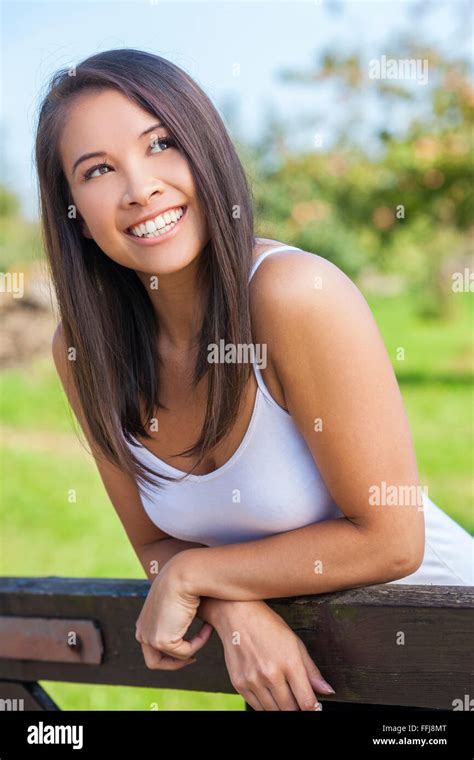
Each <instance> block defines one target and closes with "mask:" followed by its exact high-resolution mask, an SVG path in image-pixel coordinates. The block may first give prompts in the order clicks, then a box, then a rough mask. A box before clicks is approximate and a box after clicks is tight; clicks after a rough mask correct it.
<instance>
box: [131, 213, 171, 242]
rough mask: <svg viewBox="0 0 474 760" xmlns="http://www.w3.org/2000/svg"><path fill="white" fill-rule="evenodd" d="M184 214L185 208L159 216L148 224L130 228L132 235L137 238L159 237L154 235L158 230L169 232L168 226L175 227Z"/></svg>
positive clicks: (143, 223)
mask: <svg viewBox="0 0 474 760" xmlns="http://www.w3.org/2000/svg"><path fill="white" fill-rule="evenodd" d="M183 214H184V207H180V208H177V209H173V210H172V211H165V213H164V214H161V215H160V216H157V217H156V218H155V219H148V220H147V221H146V222H142V223H141V224H139V225H138V226H135V227H130V228H129V229H130V231H131V233H132V234H133V235H136V236H137V237H143V236H150V235H153V237H158V235H156V234H153V233H155V232H157V231H158V230H162V231H163V232H167V231H168V229H167V228H168V226H169V225H171V226H174V224H176V222H178V221H179V219H181V217H182V216H183Z"/></svg>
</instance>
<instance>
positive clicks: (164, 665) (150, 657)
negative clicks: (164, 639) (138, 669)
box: [141, 644, 196, 670]
mask: <svg viewBox="0 0 474 760" xmlns="http://www.w3.org/2000/svg"><path fill="white" fill-rule="evenodd" d="M141 646H142V651H143V657H144V660H145V664H146V666H147V668H150V669H157V670H179V668H184V667H186V665H191V664H192V663H193V662H196V660H177V659H175V658H174V657H170V656H169V655H167V654H163V653H162V652H160V651H159V650H158V649H155V648H154V647H152V646H150V645H149V644H142V645H141Z"/></svg>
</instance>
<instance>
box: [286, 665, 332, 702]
mask: <svg viewBox="0 0 474 760" xmlns="http://www.w3.org/2000/svg"><path fill="white" fill-rule="evenodd" d="M287 678H288V682H289V684H290V687H291V690H292V692H293V694H294V696H295V699H296V701H297V703H298V706H299V709H300V710H305V711H306V710H322V709H323V708H322V705H321V703H320V702H319V700H318V698H317V696H316V695H315V693H314V689H313V686H312V685H311V681H310V680H309V678H308V674H307V673H306V669H305V667H304V666H303V665H302V666H301V669H300V668H295V669H293V670H292V671H291V672H288V674H287Z"/></svg>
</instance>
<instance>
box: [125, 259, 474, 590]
mask: <svg viewBox="0 0 474 760" xmlns="http://www.w3.org/2000/svg"><path fill="white" fill-rule="evenodd" d="M283 250H295V251H300V250H301V249H300V248H295V247H294V246H287V245H282V246H278V247H277V248H273V249H271V250H269V251H266V252H265V253H263V254H262V255H261V256H260V258H259V259H257V261H256V262H255V263H254V265H253V267H252V270H251V272H250V276H249V282H250V279H251V278H252V276H253V274H254V272H255V271H256V269H257V268H258V266H260V264H261V263H262V261H263V260H264V259H265V258H266V257H267V256H269V255H271V254H274V253H277V252H279V251H283ZM252 366H253V371H254V373H255V377H256V380H257V393H256V397H255V404H254V408H253V413H252V416H251V419H250V423H249V426H248V428H247V431H246V433H245V435H244V437H243V439H242V441H241V443H240V445H239V447H238V449H237V450H236V451H235V453H234V454H233V455H232V456H231V458H230V459H229V460H228V461H227V462H225V464H223V465H222V466H221V467H218V468H217V469H216V470H213V471H212V472H210V473H208V474H206V475H195V474H191V475H188V477H187V478H186V479H185V480H183V481H181V482H177V483H173V482H168V481H162V483H163V484H164V489H163V490H161V491H160V490H158V489H157V488H153V487H152V486H151V485H148V484H146V485H142V486H140V487H139V490H140V497H141V500H142V504H143V507H144V509H145V511H146V513H147V514H148V516H149V518H150V519H151V520H152V522H154V523H155V525H157V526H158V527H159V528H161V530H163V531H165V532H166V533H168V534H169V535H170V536H173V537H174V538H179V539H182V540H183V541H193V542H197V543H201V544H205V545H206V546H217V545H222V544H228V543H239V542H242V541H251V540H254V539H258V538H264V537H265V536H269V535H273V534H274V533H281V532H285V531H289V530H295V529H296V528H301V527H303V526H305V525H309V524H310V523H315V522H320V521H321V520H328V519H333V518H337V517H344V514H343V512H342V511H341V510H340V509H339V507H338V506H337V504H336V503H335V502H334V500H333V499H332V497H331V494H330V493H329V491H328V489H327V487H326V485H325V483H324V481H323V479H322V477H321V475H320V472H319V470H318V467H317V465H316V463H315V461H314V458H313V456H312V454H311V451H310V450H309V448H308V446H307V444H306V442H305V440H304V438H303V436H302V435H301V433H300V432H299V430H298V428H297V427H296V425H295V423H294V421H293V419H292V417H291V415H290V414H289V413H288V412H286V411H285V410H284V409H282V407H280V406H279V404H277V402H276V401H275V400H274V399H273V397H272V396H271V395H270V393H269V391H268V389H267V388H266V386H265V384H264V382H263V378H262V375H261V372H260V370H259V368H258V366H257V364H256V363H255V362H252ZM133 441H134V442H133V443H130V444H128V445H129V446H130V447H131V450H132V451H133V453H134V454H135V456H136V457H137V458H138V459H139V460H140V461H142V462H143V463H145V464H148V465H149V466H151V467H153V468H154V469H155V470H156V471H157V472H158V473H164V474H165V475H173V476H177V477H180V476H182V475H184V474H185V472H184V470H179V469H177V468H175V467H173V466H172V465H170V464H168V463H167V462H164V461H163V460H162V459H160V458H159V457H157V456H155V455H154V454H153V453H152V452H151V451H149V450H148V449H147V448H146V447H144V446H143V445H142V444H141V443H139V441H138V440H137V439H136V438H133ZM423 499H424V504H425V529H426V547H425V557H424V560H423V564H422V566H421V567H420V568H419V569H418V570H417V571H416V573H414V574H412V575H410V576H407V578H403V579H400V580H397V581H394V582H395V583H433V584H449V585H472V582H473V581H472V563H473V539H472V538H471V536H470V535H469V533H467V532H466V531H465V530H464V529H463V528H462V527H461V526H460V525H458V524H457V523H456V522H454V520H452V519H451V518H450V517H449V516H448V515H447V514H446V513H445V512H443V511H442V510H441V509H439V507H437V506H436V505H435V504H433V502H432V501H431V500H430V499H429V498H428V497H427V496H426V495H425V494H424V496H423Z"/></svg>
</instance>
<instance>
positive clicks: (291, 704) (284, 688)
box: [270, 680, 316, 711]
mask: <svg viewBox="0 0 474 760" xmlns="http://www.w3.org/2000/svg"><path fill="white" fill-rule="evenodd" d="M270 691H271V693H272V696H273V699H274V700H275V702H276V704H277V709H278V710H292V711H295V710H299V709H300V708H299V707H298V703H297V701H296V699H295V697H294V695H293V692H292V691H291V689H290V685H289V683H288V681H286V680H285V681H282V682H281V683H276V684H275V685H274V686H271V687H270ZM315 701H316V700H315Z"/></svg>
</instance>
